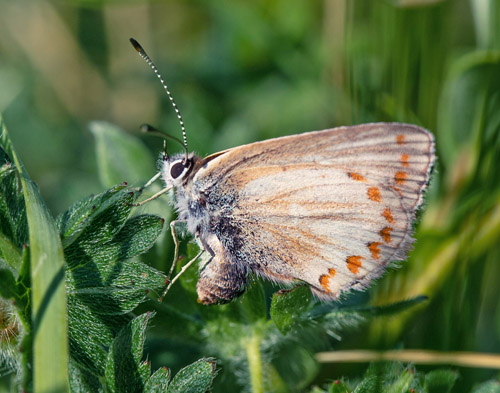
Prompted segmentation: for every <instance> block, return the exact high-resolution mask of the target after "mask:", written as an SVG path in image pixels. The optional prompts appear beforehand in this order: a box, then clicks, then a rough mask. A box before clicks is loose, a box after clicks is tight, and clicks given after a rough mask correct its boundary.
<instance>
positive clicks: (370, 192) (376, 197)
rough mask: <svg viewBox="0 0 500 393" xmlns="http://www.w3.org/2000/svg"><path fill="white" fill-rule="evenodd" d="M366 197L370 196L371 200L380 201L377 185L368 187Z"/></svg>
mask: <svg viewBox="0 0 500 393" xmlns="http://www.w3.org/2000/svg"><path fill="white" fill-rule="evenodd" d="M368 198H370V199H371V200H372V201H373V202H380V201H381V200H382V196H381V195H380V190H379V189H378V187H370V188H369V189H368Z"/></svg>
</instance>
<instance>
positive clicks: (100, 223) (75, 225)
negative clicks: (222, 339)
mask: <svg viewBox="0 0 500 393" xmlns="http://www.w3.org/2000/svg"><path fill="white" fill-rule="evenodd" d="M134 200H135V195H134V194H133V193H130V192H128V191H127V190H125V189H123V188H122V187H121V186H118V187H114V188H112V189H111V190H108V191H106V192H104V193H102V194H100V195H98V196H95V197H90V198H88V199H87V200H84V201H81V202H78V203H76V204H75V205H74V206H73V207H72V208H70V209H69V210H68V212H66V213H64V214H63V215H61V218H60V219H59V223H60V228H67V229H68V230H69V232H70V233H71V234H70V237H68V238H66V239H68V241H67V245H66V247H65V250H64V251H65V254H66V260H67V265H68V268H67V270H66V286H67V291H68V320H69V332H70V334H69V335H70V348H71V356H72V358H73V359H74V360H75V362H76V364H78V366H79V367H83V368H85V369H87V370H89V371H90V372H91V373H92V374H93V375H96V376H102V375H104V372H105V364H106V361H107V357H108V352H107V348H109V346H110V345H111V344H112V342H113V340H114V339H115V337H116V336H117V334H118V332H119V331H120V330H121V329H122V328H123V326H125V325H126V324H127V323H128V322H129V321H130V317H129V316H127V315H125V314H126V313H128V312H130V311H132V310H133V309H135V308H136V307H137V306H138V305H139V304H140V303H141V302H143V301H144V300H146V299H147V294H148V292H149V290H154V291H160V290H161V289H162V288H163V287H164V284H165V276H164V275H163V273H161V272H159V271H157V270H156V269H154V268H152V267H150V266H148V265H146V264H144V263H140V262H136V261H133V260H131V258H133V257H135V256H137V255H139V254H142V253H144V252H145V251H147V250H148V249H150V248H151V247H152V246H153V244H154V243H155V241H156V239H157V238H158V236H159V234H160V233H161V231H162V228H163V223H164V221H163V219H162V218H160V217H157V216H153V215H139V216H134V217H132V218H130V217H129V216H130V212H131V209H132V203H133V202H134ZM80 217H84V219H79V218H80ZM70 238H71V241H69V239H70ZM141 367H143V366H141ZM139 370H141V368H139ZM143 371H144V372H145V373H146V374H147V375H146V377H149V370H143ZM146 371H147V372H146ZM146 377H145V378H146Z"/></svg>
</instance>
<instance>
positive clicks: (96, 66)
mask: <svg viewBox="0 0 500 393" xmlns="http://www.w3.org/2000/svg"><path fill="white" fill-rule="evenodd" d="M129 37H134V38H136V39H137V40H138V41H139V42H140V43H141V44H142V45H143V47H144V48H145V49H146V51H148V53H149V55H150V56H151V57H152V58H153V60H154V61H155V63H156V65H157V66H158V67H159V69H160V71H161V72H162V74H163V76H164V78H165V80H166V81H167V83H168V85H169V87H170V90H171V91H172V93H173V95H174V98H175V100H176V101H177V104H178V106H179V108H180V110H181V113H182V115H183V118H184V122H185V124H186V128H187V133H188V143H189V148H190V150H194V151H196V152H197V153H198V154H200V155H205V154H209V153H213V152H215V151H218V150H221V149H225V148H228V147H232V146H236V145H239V144H243V143H248V142H252V141H256V140H262V139H266V138H271V137H276V136H280V135H285V134H295V133H300V132H304V131H310V130H316V129H322V128H330V127H334V126H339V125H349V124H358V123H364V122H372V121H401V122H410V123H415V124H418V125H421V126H423V127H425V128H428V129H429V130H431V131H432V132H433V133H434V134H435V136H436V140H437V153H438V156H439V160H438V163H437V168H436V171H435V173H434V176H433V181H432V183H431V187H430V190H429V192H428V195H427V207H426V209H425V213H423V214H422V215H421V222H420V224H419V227H418V233H417V238H418V241H417V243H416V249H415V251H414V252H413V253H412V255H411V257H410V260H409V262H407V263H404V264H402V268H401V269H399V270H397V271H395V270H393V271H391V272H390V273H389V274H386V276H385V277H384V278H383V279H382V280H380V281H379V282H378V284H377V285H375V286H374V288H372V289H371V290H370V292H369V293H367V294H365V295H364V296H365V298H368V299H370V301H371V303H373V304H386V303H389V302H391V301H396V300H402V299H405V298H408V297H411V296H415V295H418V294H426V295H428V296H429V298H430V299H429V301H428V302H427V303H426V304H425V305H423V306H422V307H419V309H418V310H417V311H415V310H413V311H412V312H411V313H406V314H404V315H402V316H399V317H398V318H391V319H383V320H382V319H377V320H374V321H373V322H371V323H370V324H369V325H368V326H365V327H363V332H362V334H360V331H359V330H357V331H355V332H353V333H352V335H349V334H348V335H347V336H346V337H344V339H343V341H342V342H341V343H337V344H335V349H349V348H378V349H384V348H393V347H395V346H396V347H404V348H423V349H435V350H440V351H480V352H496V353H499V352H500V307H499V302H498V297H499V294H500V284H499V278H500V3H499V2H498V1H496V0H453V1H451V0H450V1H438V0H434V1H433V0H399V1H397V0H392V1H390V0H386V1H382V0H324V1H311V0H271V1H263V0H261V1H253V2H248V1H243V0H213V1H201V0H198V1H196V0H189V1H174V0H165V1H153V2H145V1H120V2H119V1H77V0H74V1H67V2H64V1H59V2H56V1H54V2H48V1H15V2H14V1H10V0H0V86H1V87H0V111H1V112H2V113H3V116H4V118H5V122H6V125H7V127H8V129H9V130H10V135H11V137H12V140H13V143H14V145H15V147H16V149H17V151H18V152H19V155H20V157H21V159H22V160H23V162H24V164H25V166H26V169H27V170H28V172H29V173H30V175H31V177H32V178H33V179H34V180H35V181H36V182H37V184H38V185H39V187H40V190H41V193H42V196H43V197H44V198H45V200H46V202H47V204H48V205H49V208H50V209H51V211H52V212H53V214H54V215H56V214H58V213H61V212H63V211H64V210H65V209H67V208H68V206H69V205H70V204H72V203H73V202H74V201H76V200H78V199H81V198H83V197H84V196H87V195H88V194H90V193H98V192H101V191H103V190H105V189H106V188H107V187H109V186H110V184H103V182H101V180H104V183H105V180H106V179H102V176H101V177H100V176H99V173H98V172H99V171H98V167H97V157H96V151H95V140H94V137H93V135H92V133H91V132H90V131H89V128H88V125H89V123H90V122H91V121H94V120H105V121H108V122H111V123H114V124H116V125H118V126H120V127H121V128H122V129H123V130H125V132H127V133H131V134H136V135H137V134H138V131H137V130H138V126H139V125H140V124H141V123H143V122H148V123H151V124H153V125H155V126H157V127H159V128H161V129H163V130H166V131H168V132H169V133H171V134H173V135H176V136H180V127H179V124H178V121H177V118H176V117H175V114H174V112H173V110H172V108H171V106H170V103H169V101H168V98H167V96H166V95H165V94H164V92H163V91H162V89H161V86H160V84H159V83H158V80H157V78H156V77H155V76H154V74H153V73H152V71H151V70H150V69H149V67H148V66H147V65H146V64H145V63H144V61H142V60H141V59H140V58H139V57H138V56H137V54H136V53H135V51H134V50H133V48H132V47H131V45H130V43H129V42H128V39H129ZM141 138H142V139H143V142H144V143H145V144H146V145H147V146H148V148H149V149H150V151H151V155H150V158H147V159H150V167H151V176H152V175H153V174H154V172H155V159H156V157H157V155H158V152H159V151H160V150H161V142H160V141H158V140H156V139H154V138H147V137H142V136H141ZM170 147H171V148H172V149H174V148H175V149H177V148H178V147H177V146H170ZM116 163H117V165H120V166H124V167H127V162H126V160H124V158H123V157H119V156H117V157H116ZM130 172H131V173H134V170H133V168H131V170H130ZM122 180H126V181H128V182H129V183H131V184H135V185H140V184H142V183H143V182H144V181H145V180H147V178H143V177H140V176H135V177H134V175H131V178H125V179H122ZM174 351H175V349H174ZM204 355H210V354H204ZM174 358H175V357H174ZM167 366H173V367H176V366H177V365H175V364H174V365H171V364H167ZM364 368H366V364H363V365H359V366H353V365H349V366H344V365H337V364H336V365H324V366H323V367H322V369H321V372H320V374H319V376H318V377H317V380H316V383H318V384H321V383H324V382H325V381H327V380H332V379H336V378H339V377H340V376H342V375H347V376H356V375H360V373H362V370H364ZM458 370H459V372H460V375H461V377H460V378H461V379H460V381H461V382H460V384H459V386H457V387H456V389H457V390H456V391H469V390H470V388H471V387H472V386H474V384H475V383H477V382H481V381H484V380H487V379H489V378H494V377H497V378H498V372H497V371H495V370H491V369H471V368H459V369H458Z"/></svg>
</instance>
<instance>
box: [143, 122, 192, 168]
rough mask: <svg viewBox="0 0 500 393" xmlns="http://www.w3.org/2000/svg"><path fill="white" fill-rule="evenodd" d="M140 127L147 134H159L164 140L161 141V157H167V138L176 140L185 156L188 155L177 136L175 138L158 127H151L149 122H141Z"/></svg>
mask: <svg viewBox="0 0 500 393" xmlns="http://www.w3.org/2000/svg"><path fill="white" fill-rule="evenodd" d="M140 129H141V131H142V132H147V133H148V134H152V135H156V136H159V137H160V138H163V139H164V141H163V157H165V158H167V159H168V153H167V139H172V140H173V141H176V142H177V143H179V144H180V145H181V146H182V147H183V148H184V151H185V154H186V158H187V156H188V151H187V148H186V146H185V145H184V143H182V141H181V140H180V139H179V138H176V137H175V136H172V135H169V134H167V133H166V132H163V131H162V130H159V129H158V128H156V127H153V126H152V125H150V124H143V125H141V127H140Z"/></svg>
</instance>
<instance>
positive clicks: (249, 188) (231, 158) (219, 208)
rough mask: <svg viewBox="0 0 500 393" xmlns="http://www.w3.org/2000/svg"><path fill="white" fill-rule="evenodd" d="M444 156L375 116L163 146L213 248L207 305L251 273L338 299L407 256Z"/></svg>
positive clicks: (412, 131)
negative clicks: (241, 141) (226, 143)
mask: <svg viewBox="0 0 500 393" xmlns="http://www.w3.org/2000/svg"><path fill="white" fill-rule="evenodd" d="M137 45H139V44H137ZM134 46H135V47H136V45H134ZM136 49H137V47H136ZM139 49H141V50H142V48H141V47H140V46H139ZM139 49H138V51H139ZM142 51H143V50H142ZM139 53H141V52H140V51H139ZM144 54H145V53H144ZM141 55H142V54H141ZM146 56H147V55H146ZM143 57H144V56H143ZM147 60H149V58H147ZM148 62H150V60H149V61H148ZM151 64H152V63H151ZM151 64H150V65H151ZM153 67H154V65H153ZM154 69H155V68H154ZM155 72H156V71H155ZM164 87H165V89H166V85H164ZM166 90H167V89H166ZM167 93H168V94H169V97H171V96H170V93H169V92H168V90H167ZM171 100H172V99H171ZM172 102H173V100H172ZM174 107H175V109H176V112H177V113H178V110H177V108H176V106H175V104H174ZM178 116H179V117H180V115H178ZM181 125H183V123H182V120H181ZM183 134H184V135H185V133H184V130H183ZM184 145H185V146H186V143H185V141H184ZM186 151H187V150H186ZM434 161H435V147H434V137H433V135H432V134H431V133H430V132H429V131H427V130H425V129H423V128H421V127H418V126H415V125H410V124H401V123H371V124H362V125H357V126H347V127H338V128H332V129H327V130H322V131H315V132H307V133H303V134H298V135H291V136H285V137H280V138H275V139H269V140H265V141H261V142H255V143H251V144H247V145H243V146H238V147H234V148H232V149H228V150H224V151H221V152H218V153H215V154H212V155H209V156H207V157H204V158H202V157H199V156H197V155H195V154H193V153H191V154H188V153H187V152H186V153H185V154H178V155H174V156H172V157H169V156H168V155H167V154H166V153H164V155H163V158H162V162H161V170H160V172H159V173H158V174H157V175H156V176H155V178H158V177H160V176H161V178H162V179H163V181H164V183H165V188H164V189H163V190H162V191H161V192H160V193H163V192H165V191H166V190H170V189H175V207H176V210H177V212H178V219H179V220H180V221H183V222H185V223H186V224H187V229H188V231H189V232H190V233H192V234H193V235H194V236H195V238H196V239H197V241H198V243H199V245H200V247H201V250H202V253H205V254H206V258H204V261H203V263H202V264H201V266H200V272H199V279H198V283H197V293H198V298H199V301H200V302H201V303H204V304H213V303H222V302H227V301H230V300H232V299H233V298H235V297H236V296H238V295H239V294H241V293H242V292H243V291H244V289H245V285H246V283H247V279H248V276H249V274H251V273H253V274H255V275H257V276H262V277H264V278H267V279H270V280H272V281H275V282H278V283H284V284H291V283H294V282H305V283H307V284H309V286H310V288H311V290H312V292H313V293H314V294H315V295H316V296H318V297H319V298H321V299H325V300H333V299H337V298H338V297H339V296H340V295H341V294H343V293H346V292H348V291H351V290H360V289H364V288H366V287H367V286H368V285H369V284H370V282H371V281H372V280H374V279H376V278H378V277H380V276H381V274H382V273H383V272H384V271H385V269H386V268H387V266H388V264H389V263H390V262H391V261H401V260H404V259H406V258H407V254H408V251H409V250H410V248H411V247H412V243H413V242H414V238H413V226H414V222H415V215H416V212H417V210H418V208H419V207H420V206H421V205H422V202H423V193H424V191H425V189H426V187H427V185H428V183H429V177H430V172H431V169H432V167H433V163H434ZM155 178H153V179H155ZM153 179H152V180H153ZM148 183H149V182H148ZM160 193H159V194H160Z"/></svg>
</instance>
